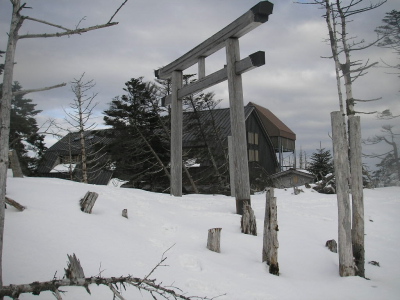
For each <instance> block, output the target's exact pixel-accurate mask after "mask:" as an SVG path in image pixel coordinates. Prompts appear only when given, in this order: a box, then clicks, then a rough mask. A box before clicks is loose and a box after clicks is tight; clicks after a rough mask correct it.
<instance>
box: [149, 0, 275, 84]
mask: <svg viewBox="0 0 400 300" xmlns="http://www.w3.org/2000/svg"><path fill="white" fill-rule="evenodd" d="M273 6H274V5H273V4H272V3H271V2H269V1H261V2H259V3H258V4H256V5H255V6H253V7H252V8H251V9H250V10H249V11H248V12H246V13H245V14H243V15H242V16H241V17H239V18H237V19H236V20H235V21H233V22H232V23H231V24H229V25H228V26H226V27H225V28H223V29H222V30H220V31H218V32H217V33H216V34H214V35H213V36H211V37H210V38H208V39H207V40H205V41H204V42H203V43H201V44H200V45H198V46H196V47H195V48H193V49H192V50H190V51H189V52H187V53H186V54H184V55H182V56H181V57H180V58H178V59H177V60H175V61H173V62H172V63H170V64H168V65H167V66H165V67H163V68H161V69H158V70H156V71H155V76H156V77H157V78H158V79H168V78H170V77H171V74H172V72H173V71H183V70H186V69H187V68H189V67H191V66H193V65H194V64H196V63H197V62H198V60H199V58H201V57H207V56H209V55H211V54H213V53H215V52H217V51H218V50H220V49H222V48H223V47H224V46H225V42H226V40H227V39H229V38H240V37H242V36H243V35H245V34H246V33H248V32H250V31H251V30H253V29H254V28H256V27H258V26H259V25H261V24H263V23H265V22H267V21H268V17H269V15H270V14H272V10H273Z"/></svg>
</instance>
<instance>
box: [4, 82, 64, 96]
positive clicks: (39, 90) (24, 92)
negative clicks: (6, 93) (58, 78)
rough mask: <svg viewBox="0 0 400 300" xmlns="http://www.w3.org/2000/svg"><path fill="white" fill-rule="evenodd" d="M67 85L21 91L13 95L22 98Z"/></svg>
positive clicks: (61, 84)
mask: <svg viewBox="0 0 400 300" xmlns="http://www.w3.org/2000/svg"><path fill="white" fill-rule="evenodd" d="M66 85H67V84H66V83H60V84H57V85H53V86H48V87H44V88H39V89H31V90H21V91H17V92H13V93H12V95H13V96H20V95H26V94H29V93H36V92H42V91H48V90H52V89H56V88H59V87H63V86H66Z"/></svg>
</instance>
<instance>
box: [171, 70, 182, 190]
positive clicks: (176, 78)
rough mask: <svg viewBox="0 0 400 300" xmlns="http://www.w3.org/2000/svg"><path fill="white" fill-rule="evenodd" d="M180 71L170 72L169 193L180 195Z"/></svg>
mask: <svg viewBox="0 0 400 300" xmlns="http://www.w3.org/2000/svg"><path fill="white" fill-rule="evenodd" d="M182 76H183V75H182V71H174V72H172V79H171V82H172V90H171V95H172V99H171V100H172V103H171V195H173V196H176V197H182V118H183V117H182V114H183V112H182V100H181V99H179V98H178V89H180V88H181V87H182Z"/></svg>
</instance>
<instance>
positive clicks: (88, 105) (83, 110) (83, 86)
mask: <svg viewBox="0 0 400 300" xmlns="http://www.w3.org/2000/svg"><path fill="white" fill-rule="evenodd" d="M84 76H85V73H83V74H82V75H81V77H80V78H79V79H74V80H73V81H72V82H71V90H72V92H73V93H74V95H75V98H74V101H73V102H72V103H70V104H69V107H70V108H71V110H72V111H67V110H66V109H64V108H63V109H64V112H65V114H66V118H65V120H66V121H67V123H68V124H69V125H71V126H72V128H74V129H76V130H77V131H78V132H79V141H80V146H81V147H80V152H81V155H80V159H81V166H82V182H83V183H88V157H87V153H86V143H85V135H84V133H85V131H88V130H91V129H94V128H95V127H96V124H95V123H89V124H88V122H90V120H91V117H92V112H93V109H94V108H95V107H96V106H97V104H98V103H93V100H94V98H95V97H96V96H97V93H93V94H92V95H90V96H89V95H87V94H86V93H87V92H88V91H89V90H90V89H92V88H93V87H94V86H95V83H94V82H93V80H89V81H84V80H83V77H84Z"/></svg>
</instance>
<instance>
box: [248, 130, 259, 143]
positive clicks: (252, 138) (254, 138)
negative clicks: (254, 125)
mask: <svg viewBox="0 0 400 300" xmlns="http://www.w3.org/2000/svg"><path fill="white" fill-rule="evenodd" d="M247 142H248V143H249V144H250V145H258V133H255V132H248V133H247Z"/></svg>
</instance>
